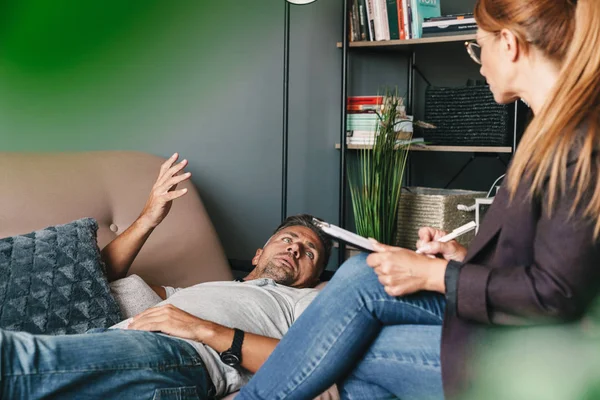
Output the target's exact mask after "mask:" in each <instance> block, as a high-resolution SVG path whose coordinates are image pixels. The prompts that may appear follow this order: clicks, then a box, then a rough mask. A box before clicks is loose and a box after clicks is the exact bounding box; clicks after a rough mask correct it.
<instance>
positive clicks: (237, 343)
mask: <svg viewBox="0 0 600 400" xmlns="http://www.w3.org/2000/svg"><path fill="white" fill-rule="evenodd" d="M233 331H234V333H233V343H231V347H230V348H229V349H227V350H225V351H224V352H222V353H221V354H219V356H220V357H221V361H223V362H224V363H225V364H227V365H229V366H230V367H237V366H238V365H240V364H241V362H242V343H243V342H244V331H243V330H241V329H237V328H234V329H233Z"/></svg>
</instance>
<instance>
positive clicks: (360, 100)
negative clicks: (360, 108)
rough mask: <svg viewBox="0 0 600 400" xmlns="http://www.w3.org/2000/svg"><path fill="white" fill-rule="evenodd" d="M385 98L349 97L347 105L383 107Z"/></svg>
mask: <svg viewBox="0 0 600 400" xmlns="http://www.w3.org/2000/svg"><path fill="white" fill-rule="evenodd" d="M383 100H384V96H349V97H348V100H347V104H348V105H350V104H353V105H357V104H371V105H381V104H383Z"/></svg>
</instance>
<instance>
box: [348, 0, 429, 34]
mask: <svg viewBox="0 0 600 400" xmlns="http://www.w3.org/2000/svg"><path fill="white" fill-rule="evenodd" d="M440 1H441V0H351V3H350V10H349V14H350V15H349V22H350V24H349V26H350V29H349V35H350V37H349V40H350V41H376V40H404V39H418V38H420V37H422V32H423V31H422V24H423V22H424V19H425V18H430V17H439V16H441V11H440Z"/></svg>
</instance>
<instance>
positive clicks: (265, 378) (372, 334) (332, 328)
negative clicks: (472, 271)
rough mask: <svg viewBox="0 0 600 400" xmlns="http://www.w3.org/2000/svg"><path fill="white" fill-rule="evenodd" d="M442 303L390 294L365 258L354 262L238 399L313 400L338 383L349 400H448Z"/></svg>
mask: <svg viewBox="0 0 600 400" xmlns="http://www.w3.org/2000/svg"><path fill="white" fill-rule="evenodd" d="M444 307H445V299H444V297H443V296H442V295H441V294H437V293H430V292H421V293H418V294H414V295H411V296H406V297H398V298H395V297H391V296H389V295H388V294H387V293H385V291H384V289H383V286H382V285H381V284H380V283H379V281H378V279H377V275H376V274H375V272H374V271H373V270H372V269H371V268H370V267H368V266H367V265H366V255H364V254H362V255H359V256H356V257H354V258H351V259H350V260H348V261H347V262H346V263H344V265H342V266H341V267H340V269H339V270H338V271H337V272H336V273H335V275H334V277H333V279H332V280H331V282H329V283H328V284H327V286H326V287H325V289H324V290H323V292H322V293H321V294H319V296H317V298H316V299H315V300H314V301H313V303H312V304H311V305H310V306H309V307H308V308H307V309H306V311H304V313H303V314H302V315H301V316H300V318H299V319H298V321H296V322H295V323H294V324H293V325H292V327H291V329H290V330H289V331H288V333H287V334H286V335H285V336H284V338H283V340H282V341H281V343H280V344H279V345H278V346H277V348H276V349H275V351H274V352H273V353H272V354H271V356H270V357H269V359H268V360H267V362H266V363H265V364H264V365H263V366H262V367H261V369H260V370H259V371H258V373H257V374H256V375H255V376H254V378H252V380H251V381H250V383H249V384H248V385H246V386H245V387H244V388H243V389H242V391H241V393H240V395H239V396H238V397H237V398H236V400H242V399H264V400H276V399H312V398H313V397H315V396H316V395H318V394H319V393H321V392H322V391H324V390H325V389H327V388H328V387H329V386H330V385H332V384H333V383H335V382H338V383H339V384H340V394H341V396H342V398H347V399H369V400H375V399H395V398H400V399H402V400H412V399H414V400H426V399H443V397H444V396H443V391H442V379H441V368H440V339H441V324H442V318H443V312H444Z"/></svg>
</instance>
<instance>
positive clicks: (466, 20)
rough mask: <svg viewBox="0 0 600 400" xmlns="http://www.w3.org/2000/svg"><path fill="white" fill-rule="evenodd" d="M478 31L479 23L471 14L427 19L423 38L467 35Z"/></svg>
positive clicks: (424, 22) (424, 24) (424, 23)
mask: <svg viewBox="0 0 600 400" xmlns="http://www.w3.org/2000/svg"><path fill="white" fill-rule="evenodd" d="M476 31H477V23H476V22H475V17H474V16H473V14H471V13H469V14H456V15H444V16H442V17H433V18H425V20H424V21H423V37H436V36H452V35H467V34H471V33H475V32H476Z"/></svg>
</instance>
